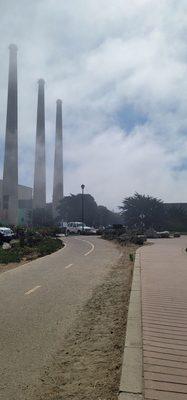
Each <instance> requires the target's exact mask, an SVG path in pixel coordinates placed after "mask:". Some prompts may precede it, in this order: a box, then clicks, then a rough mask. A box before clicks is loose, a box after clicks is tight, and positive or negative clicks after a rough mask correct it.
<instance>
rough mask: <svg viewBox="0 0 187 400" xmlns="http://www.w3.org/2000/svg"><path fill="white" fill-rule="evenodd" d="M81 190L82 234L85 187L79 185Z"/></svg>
mask: <svg viewBox="0 0 187 400" xmlns="http://www.w3.org/2000/svg"><path fill="white" fill-rule="evenodd" d="M81 189H82V232H83V230H84V189H85V185H83V184H82V185H81Z"/></svg>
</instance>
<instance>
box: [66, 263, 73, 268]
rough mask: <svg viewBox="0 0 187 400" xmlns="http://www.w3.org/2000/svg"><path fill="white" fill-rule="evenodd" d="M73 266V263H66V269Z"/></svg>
mask: <svg viewBox="0 0 187 400" xmlns="http://www.w3.org/2000/svg"><path fill="white" fill-rule="evenodd" d="M71 267H73V264H69V265H66V267H65V269H68V268H71Z"/></svg>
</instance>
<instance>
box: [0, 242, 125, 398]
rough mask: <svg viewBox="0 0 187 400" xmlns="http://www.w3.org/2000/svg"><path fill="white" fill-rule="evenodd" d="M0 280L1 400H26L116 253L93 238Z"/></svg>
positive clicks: (19, 268)
mask: <svg viewBox="0 0 187 400" xmlns="http://www.w3.org/2000/svg"><path fill="white" fill-rule="evenodd" d="M64 242H65V244H66V246H65V248H63V249H62V250H60V251H58V252H56V253H54V254H51V255H49V256H46V257H43V258H40V259H38V260H35V261H32V262H30V263H27V264H26V265H23V266H20V267H18V268H15V269H13V270H10V271H7V272H4V273H2V274H1V275H0V338H1V343H0V399H1V400H12V399H14V400H18V399H19V400H25V399H27V398H30V397H29V392H30V391H31V390H32V387H33V386H34V385H37V380H38V379H39V377H40V376H41V374H42V372H43V368H44V365H45V364H46V362H47V360H48V359H50V357H52V355H53V354H55V353H56V351H57V350H58V348H59V346H60V343H62V338H63V336H64V335H65V334H67V332H68V330H69V329H70V327H71V325H72V324H73V323H74V322H75V320H76V317H77V313H78V311H80V309H81V308H82V307H83V305H84V304H85V303H86V302H87V301H88V299H90V298H91V296H92V291H93V289H95V288H96V287H97V286H98V285H100V284H102V283H103V281H104V280H105V278H106V276H107V274H108V273H109V272H110V269H111V266H112V265H113V264H114V263H115V262H116V261H117V260H118V259H119V257H120V252H119V250H118V249H117V247H116V246H115V245H114V244H113V243H109V242H107V241H104V240H102V239H100V238H97V237H85V236H84V237H68V238H64Z"/></svg>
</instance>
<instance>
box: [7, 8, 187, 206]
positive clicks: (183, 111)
mask: <svg viewBox="0 0 187 400" xmlns="http://www.w3.org/2000/svg"><path fill="white" fill-rule="evenodd" d="M0 22H1V23H0V38H1V41H0V65H1V74H0V93H1V97H0V98H1V101H0V145H1V149H2V150H1V153H0V167H1V176H2V171H3V152H4V136H5V122H6V103H7V80H8V54H9V53H8V46H9V43H16V44H17V46H18V48H19V52H18V72H19V73H18V80H19V182H20V183H21V184H26V185H31V186H32V185H33V173H34V149H35V135H36V105H37V80H38V79H39V78H44V79H45V81H46V151H47V196H48V201H49V200H50V199H51V194H52V176H53V158H54V137H55V107H56V99H57V98H62V100H63V115H64V187H65V194H69V193H78V192H80V185H81V184H82V183H84V184H85V185H86V192H89V193H91V194H92V195H93V196H94V197H95V199H96V201H97V202H98V203H99V204H104V205H107V206H108V207H109V208H111V209H116V207H117V206H118V205H120V204H121V201H122V199H123V198H124V197H125V196H128V195H131V194H133V193H134V192H135V191H138V192H140V193H146V194H150V195H153V196H157V197H160V198H162V199H163V200H164V201H170V202H175V201H187V1H186V0H180V1H178V0H176V1H175V0H32V1H30V0H17V1H15V0H6V2H5V1H4V0H0Z"/></svg>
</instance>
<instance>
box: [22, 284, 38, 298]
mask: <svg viewBox="0 0 187 400" xmlns="http://www.w3.org/2000/svg"><path fill="white" fill-rule="evenodd" d="M39 288H41V286H35V287H34V288H33V289H30V290H29V291H28V292H26V293H25V295H26V296H27V295H29V294H31V293H33V292H35V291H36V290H37V289H39Z"/></svg>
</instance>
